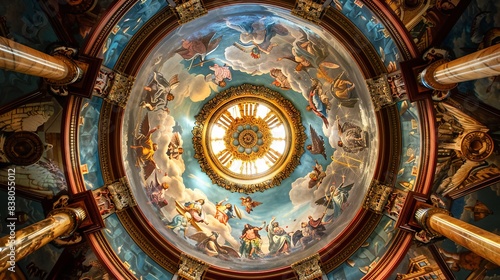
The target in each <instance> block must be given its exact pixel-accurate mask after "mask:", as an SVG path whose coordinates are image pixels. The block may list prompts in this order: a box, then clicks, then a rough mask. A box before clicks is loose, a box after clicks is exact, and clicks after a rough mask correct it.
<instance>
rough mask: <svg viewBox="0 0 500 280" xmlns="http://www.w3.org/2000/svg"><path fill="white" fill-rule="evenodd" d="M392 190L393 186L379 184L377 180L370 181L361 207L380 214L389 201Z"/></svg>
mask: <svg viewBox="0 0 500 280" xmlns="http://www.w3.org/2000/svg"><path fill="white" fill-rule="evenodd" d="M392 191H393V187H391V186H387V185H383V184H380V183H379V182H378V181H372V183H371V185H370V189H369V190H368V192H367V194H366V196H365V200H364V203H363V208H364V209H367V210H371V211H373V212H375V213H377V214H382V212H383V211H384V207H385V206H386V205H387V203H388V202H389V197H390V196H391V194H392Z"/></svg>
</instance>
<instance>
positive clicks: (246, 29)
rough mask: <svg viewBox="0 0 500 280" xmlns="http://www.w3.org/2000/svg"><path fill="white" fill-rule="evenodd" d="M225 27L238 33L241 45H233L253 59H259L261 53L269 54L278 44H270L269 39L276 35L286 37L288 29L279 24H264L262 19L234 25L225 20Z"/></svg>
mask: <svg viewBox="0 0 500 280" xmlns="http://www.w3.org/2000/svg"><path fill="white" fill-rule="evenodd" d="M226 25H227V27H229V28H231V29H234V30H236V31H238V32H240V42H241V43H243V45H240V44H238V43H234V44H233V45H234V46H235V47H236V48H238V49H240V50H242V51H244V52H248V53H250V56H252V58H254V59H258V58H260V57H261V54H262V53H265V54H269V53H270V52H271V50H272V49H273V48H274V47H276V46H277V45H278V44H276V43H271V39H272V38H273V37H274V36H276V35H281V36H286V35H288V29H287V28H286V27H285V26H284V25H283V24H281V23H276V22H274V21H273V22H265V19H264V18H261V19H258V20H255V21H253V22H251V23H241V24H235V23H232V22H230V21H229V20H226Z"/></svg>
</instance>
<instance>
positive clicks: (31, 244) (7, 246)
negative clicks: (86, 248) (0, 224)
mask: <svg viewBox="0 0 500 280" xmlns="http://www.w3.org/2000/svg"><path fill="white" fill-rule="evenodd" d="M57 210H58V211H56V212H54V213H53V214H50V216H49V217H48V218H46V219H45V220H42V221H40V222H37V223H35V224H33V225H30V226H28V227H26V228H23V229H20V230H18V231H14V230H15V222H12V223H11V222H10V221H8V222H7V228H9V229H10V234H9V235H7V236H4V237H2V238H0V272H1V271H3V270H5V269H7V268H9V267H12V266H13V265H14V264H15V262H17V261H19V260H21V259H22V258H24V257H26V256H27V255H29V254H31V253H33V252H35V251H36V250H38V249H39V248H40V247H42V246H44V245H45V244H47V243H49V242H50V241H52V240H54V239H56V238H57V237H60V236H63V235H68V234H71V233H72V232H73V231H74V230H75V229H76V228H77V227H78V225H79V224H80V222H81V221H82V220H83V219H85V216H86V214H85V212H84V211H83V210H82V209H81V208H77V209H71V208H63V209H57Z"/></svg>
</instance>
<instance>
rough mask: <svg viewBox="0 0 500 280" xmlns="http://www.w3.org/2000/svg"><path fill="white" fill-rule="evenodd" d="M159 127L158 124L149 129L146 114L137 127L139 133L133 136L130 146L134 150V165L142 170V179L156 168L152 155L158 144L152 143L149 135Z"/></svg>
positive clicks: (147, 176)
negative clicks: (132, 143)
mask: <svg viewBox="0 0 500 280" xmlns="http://www.w3.org/2000/svg"><path fill="white" fill-rule="evenodd" d="M159 128H160V126H156V127H154V128H152V129H150V127H149V117H148V114H146V115H145V116H144V119H143V120H142V123H141V126H140V127H139V133H138V135H136V136H135V139H134V142H135V143H134V145H132V146H130V148H132V149H133V150H135V152H136V157H137V159H136V163H135V165H136V166H137V167H140V168H142V170H143V171H144V180H146V179H147V178H149V176H151V174H153V172H154V171H155V169H156V168H157V166H156V162H155V160H154V158H153V156H154V154H155V152H156V150H158V144H156V143H154V142H153V140H152V139H151V137H152V135H153V133H155V132H156V131H157V130H158V129H159Z"/></svg>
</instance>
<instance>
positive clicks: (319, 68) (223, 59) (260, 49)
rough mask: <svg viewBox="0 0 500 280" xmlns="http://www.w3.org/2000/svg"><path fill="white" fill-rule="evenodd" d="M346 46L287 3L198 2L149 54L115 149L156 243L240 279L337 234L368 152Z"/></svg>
mask: <svg viewBox="0 0 500 280" xmlns="http://www.w3.org/2000/svg"><path fill="white" fill-rule="evenodd" d="M350 51H351V50H350V49H347V48H346V47H344V45H342V44H341V43H340V42H339V40H337V39H336V38H335V37H333V36H332V35H331V34H330V33H328V32H327V31H325V30H323V29H322V28H321V27H319V26H315V25H312V24H311V23H309V22H306V21H303V20H301V19H298V18H296V17H294V16H292V15H290V13H289V11H286V10H282V9H280V8H276V7H273V6H265V5H251V4H248V5H238V6H226V7H222V8H219V9H215V10H211V11H210V13H209V14H208V15H205V16H203V17H201V18H199V19H196V20H194V21H192V22H189V23H186V24H183V25H182V26H180V27H178V28H177V29H175V30H173V31H171V32H170V33H169V34H168V35H167V36H166V37H165V38H164V39H162V40H161V41H160V42H159V43H158V44H157V45H156V47H155V48H154V49H152V50H151V51H149V56H148V57H147V59H146V60H145V61H144V62H143V63H142V66H141V68H140V69H139V70H138V72H137V76H136V81H135V83H134V88H133V89H132V94H131V96H130V98H129V100H128V103H127V106H126V109H125V113H124V119H123V127H122V143H123V146H122V157H123V160H124V167H125V171H126V174H127V177H128V179H129V181H130V185H131V188H132V191H133V194H134V197H135V199H136V200H137V203H138V205H139V207H140V211H141V212H142V213H143V215H144V217H145V218H147V220H148V221H147V223H148V224H149V225H151V226H152V227H154V228H155V229H156V230H157V231H158V232H159V233H160V234H161V236H162V237H163V238H164V240H165V243H166V244H168V246H173V247H175V248H176V249H177V250H178V251H180V252H184V253H186V254H189V255H191V256H194V257H195V258H197V259H200V260H202V261H204V262H206V263H208V264H210V266H211V267H217V268H219V269H221V270H227V269H230V270H235V271H240V272H245V273H253V272H256V271H271V270H276V269H280V268H282V267H286V266H289V265H290V264H291V263H294V262H296V261H298V260H301V259H304V258H306V257H308V256H311V255H313V254H316V253H317V252H318V251H321V250H322V249H323V248H326V247H328V245H330V244H334V243H335V242H336V240H339V238H344V235H345V232H349V226H350V225H351V224H352V223H354V221H355V220H356V219H357V218H359V216H360V212H362V211H364V210H362V204H363V200H364V197H365V194H366V192H367V190H368V188H369V186H370V183H371V181H372V178H373V176H374V172H375V169H376V166H377V161H376V160H373V159H377V158H378V149H377V147H378V132H377V115H376V113H375V111H374V109H373V105H372V103H371V97H370V94H369V93H368V89H367V87H366V83H365V77H364V75H363V73H364V72H363V71H362V70H361V69H360V68H359V67H358V64H357V62H356V60H355V59H354V58H353V57H357V56H358V55H359V54H356V55H353V54H351V53H350ZM141 55H142V54H141ZM245 88H252V90H251V91H250V92H249V91H248V90H242V89H245ZM256 89H258V90H256ZM242 93H243V94H242ZM280 100H281V101H280ZM268 113H271V115H270V116H271V117H272V118H271V119H267V118H266V115H267V114H268ZM275 126H277V127H278V128H275ZM221 127H222V128H221ZM238 162H239V163H238ZM242 166H243V169H242ZM247 167H248V168H247ZM270 186H274V187H272V188H271V187H270ZM363 213H364V212H363ZM308 232H309V233H308ZM304 236H305V237H306V238H304ZM329 248H332V246H329Z"/></svg>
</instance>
